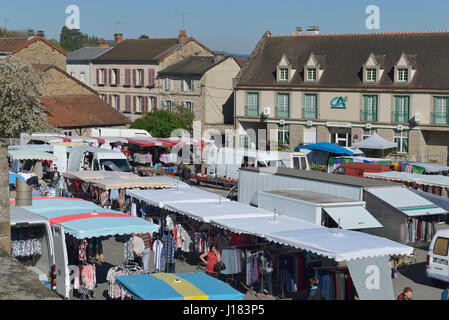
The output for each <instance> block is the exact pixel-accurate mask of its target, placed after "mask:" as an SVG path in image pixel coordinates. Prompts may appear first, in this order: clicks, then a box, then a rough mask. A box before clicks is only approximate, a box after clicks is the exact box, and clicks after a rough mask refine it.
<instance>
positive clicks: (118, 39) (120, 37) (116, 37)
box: [114, 33, 123, 45]
mask: <svg viewBox="0 0 449 320" xmlns="http://www.w3.org/2000/svg"><path fill="white" fill-rule="evenodd" d="M122 41H123V33H115V34H114V44H115V45H118V44H119V43H120V42H122Z"/></svg>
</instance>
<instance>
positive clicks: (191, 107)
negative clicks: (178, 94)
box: [184, 100, 195, 113]
mask: <svg viewBox="0 0 449 320" xmlns="http://www.w3.org/2000/svg"><path fill="white" fill-rule="evenodd" d="M184 108H186V109H187V110H189V111H190V112H192V113H194V112H195V108H194V103H193V101H189V100H186V101H184Z"/></svg>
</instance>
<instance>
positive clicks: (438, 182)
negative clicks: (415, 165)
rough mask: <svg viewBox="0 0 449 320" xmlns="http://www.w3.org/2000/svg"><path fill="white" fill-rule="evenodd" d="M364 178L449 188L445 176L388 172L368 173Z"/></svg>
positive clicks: (448, 178)
mask: <svg viewBox="0 0 449 320" xmlns="http://www.w3.org/2000/svg"><path fill="white" fill-rule="evenodd" d="M364 176H365V177H367V178H376V179H388V180H393V181H407V182H416V183H417V184H424V185H431V186H438V187H449V177H448V176H443V175H433V174H432V175H430V174H419V173H408V172H398V171H387V172H376V173H372V172H369V173H368V172H367V173H364Z"/></svg>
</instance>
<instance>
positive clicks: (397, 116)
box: [391, 111, 410, 123]
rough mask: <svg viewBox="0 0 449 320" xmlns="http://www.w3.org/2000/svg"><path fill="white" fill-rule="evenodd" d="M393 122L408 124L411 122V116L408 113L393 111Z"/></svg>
mask: <svg viewBox="0 0 449 320" xmlns="http://www.w3.org/2000/svg"><path fill="white" fill-rule="evenodd" d="M391 120H392V122H396V123H406V122H408V121H409V120H410V116H409V113H408V112H398V111H392V112H391Z"/></svg>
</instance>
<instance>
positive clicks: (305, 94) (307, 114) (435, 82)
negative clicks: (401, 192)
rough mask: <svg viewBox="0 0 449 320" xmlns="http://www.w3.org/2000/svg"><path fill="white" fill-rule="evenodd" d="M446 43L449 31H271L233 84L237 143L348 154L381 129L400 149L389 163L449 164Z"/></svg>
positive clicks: (448, 38)
mask: <svg viewBox="0 0 449 320" xmlns="http://www.w3.org/2000/svg"><path fill="white" fill-rule="evenodd" d="M448 40H449V32H413V33H377V34H376V33H373V34H318V33H317V30H316V29H315V30H313V31H309V32H308V33H306V34H302V33H298V32H296V33H295V34H292V35H284V36H276V35H271V34H270V33H269V32H266V33H265V34H264V36H263V37H262V39H261V40H260V42H259V43H258V45H257V46H256V48H255V49H254V51H253V52H252V54H251V57H250V60H249V62H248V64H247V65H246V66H245V67H244V68H243V69H242V71H241V72H240V73H239V75H238V76H237V79H236V82H235V127H236V129H237V130H238V132H239V139H237V140H238V141H236V143H238V144H239V145H240V146H251V145H252V146H257V147H258V148H266V147H267V142H268V141H271V144H273V142H276V141H278V142H279V143H280V144H282V145H284V147H285V148H286V149H287V150H293V149H294V148H295V147H296V146H298V145H300V144H308V143H314V142H322V141H328V142H332V143H337V144H339V145H342V146H347V147H350V146H351V145H352V143H353V142H356V141H361V140H363V139H364V138H367V137H369V136H370V135H371V134H372V133H374V132H377V133H378V134H379V135H380V136H382V137H384V138H386V139H388V140H390V141H395V142H397V143H398V148H397V149H396V150H393V151H392V153H391V154H389V155H388V156H389V157H391V158H396V159H410V160H415V161H424V162H433V163H438V164H442V165H447V164H448V157H449V154H448V147H449V109H448V107H449V106H448V103H449V75H448V73H447V72H446V71H445V69H444V66H446V65H448V64H449V57H448V56H447V55H446V54H444V53H443V52H445V50H446V49H445V48H446V46H449V42H448ZM251 129H253V130H251ZM257 129H265V130H267V134H266V135H258V134H257ZM271 144H270V145H271Z"/></svg>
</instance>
